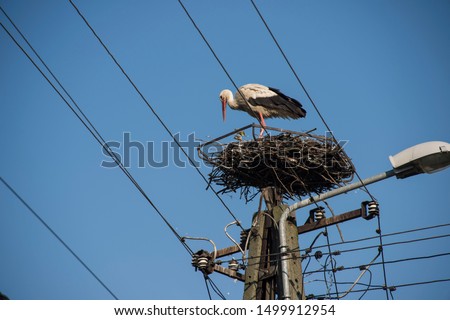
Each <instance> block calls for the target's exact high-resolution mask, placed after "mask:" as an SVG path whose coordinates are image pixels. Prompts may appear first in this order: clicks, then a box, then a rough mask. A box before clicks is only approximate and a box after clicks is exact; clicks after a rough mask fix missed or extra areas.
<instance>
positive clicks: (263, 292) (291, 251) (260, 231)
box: [243, 187, 305, 300]
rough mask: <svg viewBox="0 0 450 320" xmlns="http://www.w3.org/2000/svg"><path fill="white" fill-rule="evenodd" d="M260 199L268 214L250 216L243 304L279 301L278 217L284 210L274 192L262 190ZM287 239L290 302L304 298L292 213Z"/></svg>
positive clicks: (279, 197)
mask: <svg viewBox="0 0 450 320" xmlns="http://www.w3.org/2000/svg"><path fill="white" fill-rule="evenodd" d="M262 197H263V199H264V201H265V204H266V207H267V211H260V212H257V213H256V214H255V215H254V216H253V221H252V228H251V229H250V232H249V234H248V237H249V239H248V258H247V259H248V264H247V269H246V272H245V285H244V296H243V298H244V300H273V299H275V298H279V299H280V298H283V297H281V295H282V292H281V290H280V288H281V285H280V283H281V274H280V272H279V271H280V270H281V269H280V266H279V261H280V255H279V253H280V250H279V249H280V248H279V239H278V227H279V224H278V222H279V220H280V217H281V215H282V213H283V211H284V209H285V208H286V206H285V205H282V204H281V200H282V196H281V195H280V193H279V192H278V191H277V190H276V189H275V188H271V187H270V188H264V189H263V190H262ZM286 234H287V235H288V244H287V255H288V257H287V259H288V261H289V262H288V266H289V271H288V273H289V283H290V297H291V299H297V300H301V299H304V298H305V295H304V292H303V277H302V268H301V259H300V250H299V245H298V231H297V224H296V220H295V212H293V213H292V215H291V216H290V218H289V219H288V223H287V224H286Z"/></svg>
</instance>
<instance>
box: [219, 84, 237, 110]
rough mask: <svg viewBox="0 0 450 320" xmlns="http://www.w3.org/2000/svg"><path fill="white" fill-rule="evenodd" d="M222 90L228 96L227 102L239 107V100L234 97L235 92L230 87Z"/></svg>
mask: <svg viewBox="0 0 450 320" xmlns="http://www.w3.org/2000/svg"><path fill="white" fill-rule="evenodd" d="M222 92H223V94H224V95H225V96H226V98H227V103H228V105H229V106H230V108H231V109H237V107H238V104H237V101H236V100H235V99H234V96H233V92H231V90H228V89H225V90H223V91H222Z"/></svg>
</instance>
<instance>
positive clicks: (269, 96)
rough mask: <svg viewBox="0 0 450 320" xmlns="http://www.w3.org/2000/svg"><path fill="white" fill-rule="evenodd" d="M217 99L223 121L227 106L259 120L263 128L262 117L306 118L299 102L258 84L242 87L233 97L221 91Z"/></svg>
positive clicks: (261, 133) (231, 94) (229, 92)
mask: <svg viewBox="0 0 450 320" xmlns="http://www.w3.org/2000/svg"><path fill="white" fill-rule="evenodd" d="M219 98H220V100H221V101H222V116H223V121H225V119H226V107H227V104H228V105H229V106H230V108H231V109H235V110H240V111H245V112H247V113H248V114H249V115H251V116H252V117H254V118H257V119H259V121H260V122H261V125H262V127H263V128H264V127H265V126H266V122H265V121H264V117H266V118H291V119H298V118H304V117H305V116H306V110H305V109H303V108H302V104H301V103H300V102H298V101H297V100H295V99H293V98H291V97H288V96H287V95H285V94H284V93H282V92H281V91H280V90H278V89H274V88H270V87H266V86H263V85H260V84H246V85H243V86H242V87H240V88H239V91H238V92H236V93H235V94H234V96H233V93H232V92H231V91H230V90H228V89H225V90H222V91H221V92H220V95H219ZM263 128H261V132H260V134H259V137H262V135H263V132H264V129H263Z"/></svg>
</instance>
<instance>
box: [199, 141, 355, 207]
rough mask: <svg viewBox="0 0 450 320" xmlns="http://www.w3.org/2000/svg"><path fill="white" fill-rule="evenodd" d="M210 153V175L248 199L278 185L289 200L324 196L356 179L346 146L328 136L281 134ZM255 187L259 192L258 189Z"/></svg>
mask: <svg viewBox="0 0 450 320" xmlns="http://www.w3.org/2000/svg"><path fill="white" fill-rule="evenodd" d="M220 146H221V147H220V148H218V150H216V151H214V152H212V153H209V154H206V153H204V152H202V151H200V156H201V157H202V159H203V160H204V161H206V162H207V163H209V164H210V165H212V172H211V173H210V175H209V179H210V183H212V182H214V183H215V184H217V185H218V186H222V187H223V188H222V189H221V190H219V191H218V192H219V193H228V192H236V191H238V190H239V189H240V192H241V197H242V196H243V197H244V198H245V199H246V201H250V200H252V199H253V197H254V196H256V195H257V194H258V192H259V191H260V190H261V189H262V188H266V187H275V188H277V189H278V190H279V192H280V193H281V194H283V196H284V197H285V198H294V197H298V198H301V197H302V196H306V195H308V196H311V195H312V194H313V193H317V194H318V193H323V192H325V191H328V190H331V189H333V188H336V187H338V186H340V185H342V184H344V183H346V182H349V181H351V180H352V179H353V173H354V167H353V165H352V162H351V160H350V159H349V158H348V156H347V155H346V153H345V152H344V150H343V149H342V147H341V146H340V145H338V144H336V143H334V141H333V140H332V139H330V138H326V137H323V136H312V135H307V134H305V135H296V134H292V133H288V134H287V133H282V134H279V135H276V136H271V137H265V138H263V139H258V140H251V141H236V142H231V143H228V144H224V145H220ZM255 188H256V189H255Z"/></svg>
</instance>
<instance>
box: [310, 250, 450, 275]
mask: <svg viewBox="0 0 450 320" xmlns="http://www.w3.org/2000/svg"><path fill="white" fill-rule="evenodd" d="M448 255H450V252H444V253H438V254H433V255H428V256H418V257H409V258H402V259H396V260H389V261H384V262H374V263H372V264H371V265H373V266H375V265H381V264H395V263H401V262H407V261H416V260H428V259H434V258H440V257H445V256H448ZM363 266H364V265H363ZM360 268H361V265H358V266H351V267H341V268H339V271H344V270H353V269H360ZM322 271H323V270H322V268H321V269H318V270H313V271H308V272H306V274H312V273H318V272H322Z"/></svg>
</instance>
